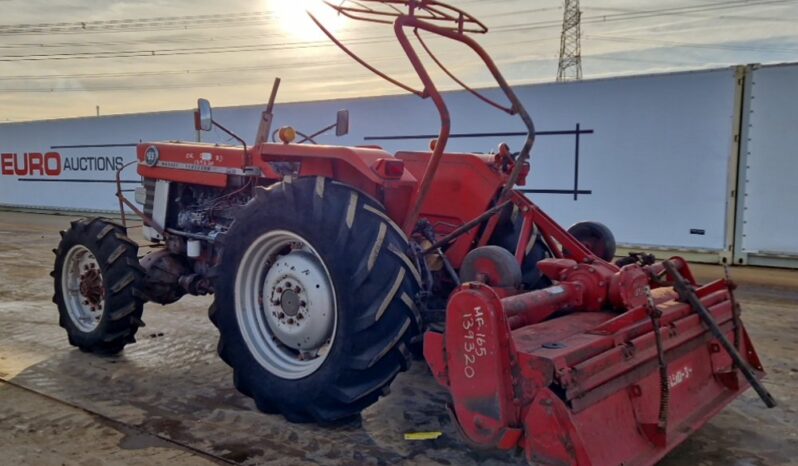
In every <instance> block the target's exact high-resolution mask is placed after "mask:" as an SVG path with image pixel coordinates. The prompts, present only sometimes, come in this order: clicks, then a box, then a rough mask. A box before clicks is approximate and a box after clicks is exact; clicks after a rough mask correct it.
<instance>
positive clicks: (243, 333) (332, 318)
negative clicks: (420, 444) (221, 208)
mask: <svg viewBox="0 0 798 466" xmlns="http://www.w3.org/2000/svg"><path fill="white" fill-rule="evenodd" d="M223 241H224V245H223V248H224V250H223V253H222V262H221V266H220V273H219V277H221V278H219V279H217V283H216V288H215V289H216V293H215V300H214V304H213V305H212V307H211V309H210V317H211V320H212V321H213V323H214V324H215V325H216V326H217V327H218V329H219V333H220V336H219V347H218V350H219V354H220V356H221V357H222V359H223V360H224V361H225V362H227V363H228V364H229V365H230V366H231V367H232V368H233V370H234V382H235V385H236V388H238V390H239V391H241V392H242V393H244V394H245V395H248V396H251V397H253V398H254V399H255V402H256V404H257V406H258V408H260V409H261V410H263V411H266V412H270V413H281V414H283V415H285V417H286V418H288V419H289V420H291V421H308V420H315V421H320V422H332V421H336V420H339V419H343V418H347V417H350V416H353V415H356V414H358V413H359V412H360V411H361V410H363V409H364V408H365V407H367V406H369V405H370V404H372V403H374V402H375V401H377V399H378V398H379V397H380V395H382V394H384V393H386V391H387V388H388V385H390V383H391V382H392V381H393V379H394V377H395V376H396V375H397V374H398V373H399V372H400V371H402V370H405V369H406V368H407V367H408V365H409V361H410V360H409V356H410V355H409V352H408V347H409V346H410V344H411V343H412V342H413V341H414V340H415V339H416V338H417V336H418V335H419V333H420V320H419V318H418V312H417V310H416V307H415V304H414V301H413V300H414V297H415V295H416V294H417V292H418V290H419V280H418V276H417V271H416V270H415V269H414V268H413V266H412V265H411V263H410V261H409V259H408V258H407V256H406V255H405V251H406V250H407V241H406V239H405V238H404V235H403V234H402V232H401V230H399V228H398V227H397V226H396V225H395V224H393V222H391V221H390V219H388V217H387V216H386V215H385V214H384V213H383V211H382V209H381V207H380V206H379V204H377V203H376V202H375V201H373V200H371V199H369V198H368V197H367V196H365V195H363V194H361V193H359V192H357V191H356V190H354V189H352V188H349V187H347V186H345V185H342V184H339V183H336V182H332V181H330V180H327V179H324V178H301V179H299V180H295V181H293V182H283V183H278V184H276V185H273V186H271V187H269V188H266V189H263V188H261V189H260V190H259V191H258V193H257V195H256V197H255V198H254V199H253V200H252V201H251V202H250V203H249V204H248V205H247V206H246V207H244V208H243V209H242V211H241V212H240V213H239V215H237V218H236V220H235V222H234V223H233V226H232V227H231V229H230V231H229V232H228V233H227V234H226V235H225V238H224V240H223Z"/></svg>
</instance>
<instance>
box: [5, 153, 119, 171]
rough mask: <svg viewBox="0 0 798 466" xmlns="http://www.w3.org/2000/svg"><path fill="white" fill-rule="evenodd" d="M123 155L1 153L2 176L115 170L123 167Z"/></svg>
mask: <svg viewBox="0 0 798 466" xmlns="http://www.w3.org/2000/svg"><path fill="white" fill-rule="evenodd" d="M123 164H124V158H123V157H119V156H116V157H106V156H99V157H82V156H69V157H62V156H61V154H60V153H58V152H45V153H41V152H25V153H21V154H20V153H15V152H4V153H0V174H2V176H17V177H23V176H43V177H58V176H60V175H61V174H62V173H64V172H95V171H111V172H115V171H116V170H119V169H120V168H122V165H123Z"/></svg>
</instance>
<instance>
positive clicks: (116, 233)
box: [51, 218, 144, 354]
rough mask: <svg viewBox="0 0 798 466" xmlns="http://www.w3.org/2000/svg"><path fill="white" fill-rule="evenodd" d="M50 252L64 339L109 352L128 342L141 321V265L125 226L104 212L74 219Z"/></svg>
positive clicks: (116, 350)
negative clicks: (52, 257)
mask: <svg viewBox="0 0 798 466" xmlns="http://www.w3.org/2000/svg"><path fill="white" fill-rule="evenodd" d="M53 252H55V268H54V270H53V272H52V273H51V275H52V276H53V279H54V285H55V295H54V296H53V302H54V303H55V304H56V305H57V306H58V315H59V319H58V323H59V325H61V327H64V329H66V332H67V337H68V338H69V343H70V344H72V345H73V346H77V347H78V348H80V349H81V350H83V351H87V352H93V353H100V354H114V353H118V352H119V351H122V348H124V347H125V345H126V344H128V343H133V342H134V341H136V340H135V337H134V335H135V334H136V331H137V330H138V328H139V326H140V325H142V322H141V313H142V311H143V308H144V300H143V295H142V294H141V292H140V291H139V286H140V284H141V280H142V278H143V275H144V273H143V270H142V268H141V266H140V265H139V262H138V258H137V256H136V254H137V253H138V244H136V243H135V242H134V241H133V240H131V239H130V238H128V237H127V234H126V231H125V228H124V227H122V226H121V225H119V224H117V223H115V222H112V221H111V220H107V219H103V218H91V219H89V218H86V219H81V220H76V221H73V222H72V223H71V225H70V228H69V229H68V230H66V231H62V232H61V242H60V243H59V244H58V248H57V249H54V250H53Z"/></svg>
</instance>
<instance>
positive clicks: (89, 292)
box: [80, 263, 103, 308]
mask: <svg viewBox="0 0 798 466" xmlns="http://www.w3.org/2000/svg"><path fill="white" fill-rule="evenodd" d="M86 268H87V270H86V272H84V273H82V274H81V275H80V295H81V296H83V297H84V298H86V301H88V305H90V306H91V307H92V308H97V307H100V308H102V299H103V279H102V275H100V271H99V270H97V267H96V265H95V264H94V263H90V264H88V265H87V266H86Z"/></svg>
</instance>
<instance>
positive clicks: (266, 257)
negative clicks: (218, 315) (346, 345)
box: [235, 230, 338, 379]
mask: <svg viewBox="0 0 798 466" xmlns="http://www.w3.org/2000/svg"><path fill="white" fill-rule="evenodd" d="M235 280H236V284H235V313H236V319H237V321H238V327H239V329H240V331H241V335H242V336H243V338H244V341H245V343H246V345H247V347H248V348H249V351H250V353H251V354H252V355H253V356H254V357H255V359H256V360H257V361H258V363H259V364H260V365H261V366H263V367H264V368H265V369H266V370H268V371H269V372H271V373H272V374H275V375H277V376H279V377H282V378H286V379H299V378H302V377H306V376H308V375H310V374H312V373H313V372H315V371H316V370H318V368H319V367H321V365H322V364H323V363H324V361H325V360H326V359H327V356H328V355H329V351H330V348H332V345H333V340H334V339H335V329H336V326H337V320H338V318H337V314H338V313H337V303H336V299H335V288H334V286H333V284H332V280H331V279H330V273H329V271H328V270H327V267H326V265H325V264H324V261H323V260H322V259H321V257H320V256H319V254H318V252H317V251H316V250H315V249H314V248H313V247H312V246H311V245H310V243H309V242H308V241H307V240H306V239H304V238H302V237H301V236H299V235H297V234H295V233H292V232H289V231H285V230H273V231H269V232H267V233H264V234H263V235H261V236H260V237H259V238H257V239H256V240H255V241H254V242H253V243H252V244H251V245H250V246H249V248H247V250H246V252H245V253H244V256H243V258H242V259H241V263H240V264H239V267H238V270H237V272H236V279H235Z"/></svg>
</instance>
